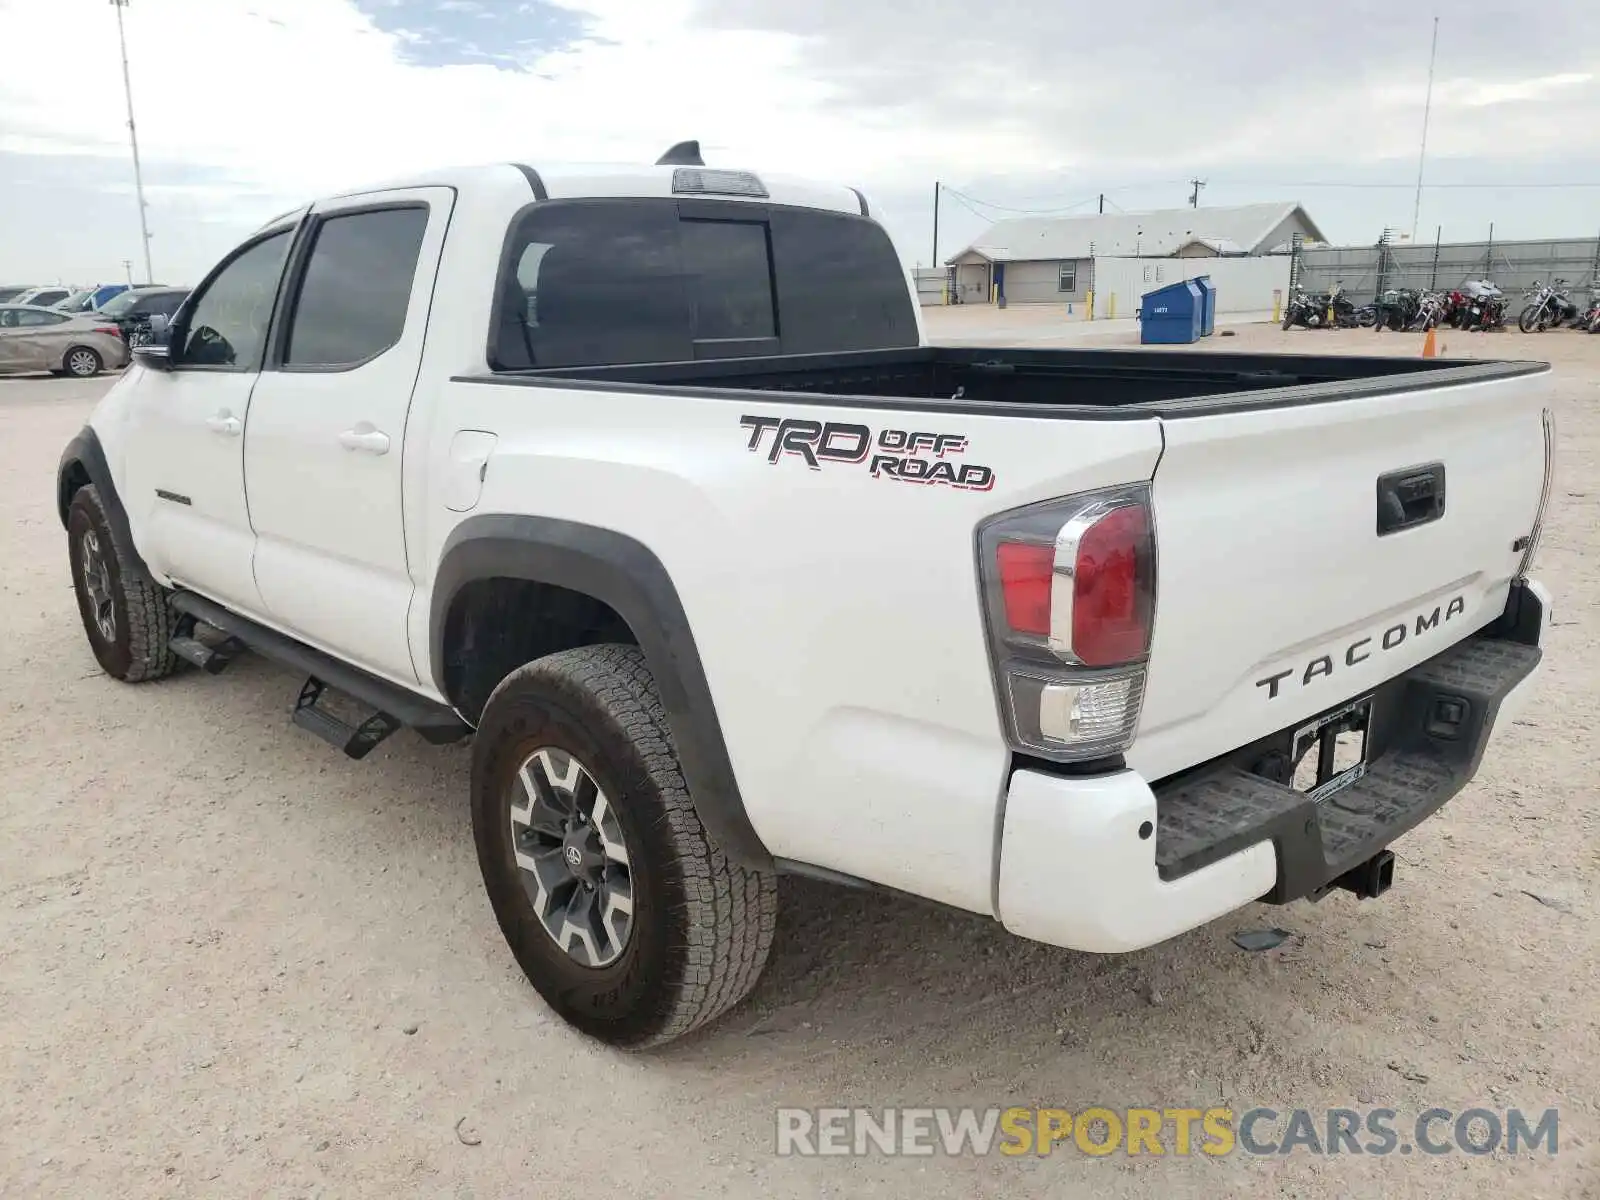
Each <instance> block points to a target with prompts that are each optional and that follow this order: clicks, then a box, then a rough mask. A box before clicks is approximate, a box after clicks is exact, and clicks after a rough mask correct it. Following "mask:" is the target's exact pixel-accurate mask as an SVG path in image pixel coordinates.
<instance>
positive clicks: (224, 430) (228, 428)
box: [206, 409, 244, 437]
mask: <svg viewBox="0 0 1600 1200" xmlns="http://www.w3.org/2000/svg"><path fill="white" fill-rule="evenodd" d="M206 428H207V429H209V430H211V432H212V433H220V434H223V435H225V436H227V437H238V436H239V432H240V431H241V430H242V429H243V428H244V422H243V421H241V420H239V418H238V417H236V416H234V415H233V414H232V413H231V412H229V411H228V410H227V409H223V410H222V411H221V412H219V413H217V414H215V415H214V416H210V417H207V418H206Z"/></svg>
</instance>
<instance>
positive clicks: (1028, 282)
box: [947, 201, 1326, 302]
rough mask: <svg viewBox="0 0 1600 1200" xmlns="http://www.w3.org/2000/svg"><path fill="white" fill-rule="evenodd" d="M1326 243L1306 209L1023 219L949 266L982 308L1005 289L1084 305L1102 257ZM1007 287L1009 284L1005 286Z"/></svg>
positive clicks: (1284, 205)
mask: <svg viewBox="0 0 1600 1200" xmlns="http://www.w3.org/2000/svg"><path fill="white" fill-rule="evenodd" d="M1295 234H1299V235H1301V237H1302V238H1303V239H1304V240H1305V241H1307V242H1321V241H1325V240H1326V239H1325V238H1324V237H1323V236H1322V231H1321V230H1320V229H1319V228H1318V227H1317V225H1316V223H1315V222H1314V221H1312V219H1311V217H1310V216H1309V215H1308V214H1307V213H1306V210H1305V209H1304V208H1302V207H1301V206H1300V205H1299V204H1295V203H1291V202H1288V201H1283V202H1279V203H1269V204H1239V205H1234V206H1231V207H1219V208H1169V209H1159V210H1156V211H1153V212H1130V213H1123V212H1119V213H1101V214H1096V215H1092V216H1085V217H1019V218H1013V219H1011V220H1006V221H1001V222H999V223H998V224H996V225H994V226H993V227H991V228H990V229H989V230H988V232H986V233H985V234H983V236H981V237H979V238H978V239H977V240H976V241H974V242H973V243H972V244H971V245H969V246H968V247H967V248H966V249H964V250H962V251H961V252H960V253H959V254H957V255H955V256H954V257H952V258H950V259H948V260H947V263H948V265H950V266H953V267H955V268H956V284H957V290H958V291H959V292H960V293H961V294H962V298H963V299H965V300H967V301H969V302H970V301H973V300H977V301H979V302H982V301H983V300H986V299H988V298H989V297H990V295H991V287H992V286H993V285H996V284H1000V285H1001V286H1002V287H1003V289H1004V291H1005V293H1006V295H1007V297H1008V299H1010V300H1011V301H1013V302H1027V301H1030V300H1051V301H1068V300H1073V299H1082V298H1083V295H1084V294H1085V293H1086V292H1087V291H1088V290H1089V289H1090V288H1091V287H1092V286H1093V284H1092V275H1093V268H1092V265H1091V264H1092V261H1093V260H1094V259H1096V258H1209V257H1240V256H1249V255H1262V254H1271V253H1274V252H1285V251H1287V250H1288V248H1289V245H1290V243H1291V242H1292V241H1293V238H1294V235H1295ZM1002 281H1003V283H1002Z"/></svg>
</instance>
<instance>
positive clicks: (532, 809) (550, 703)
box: [472, 645, 777, 1046]
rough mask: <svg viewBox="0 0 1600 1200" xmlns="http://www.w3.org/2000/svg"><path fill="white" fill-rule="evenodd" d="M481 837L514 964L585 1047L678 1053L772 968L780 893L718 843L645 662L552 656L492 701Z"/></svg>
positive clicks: (482, 774) (595, 651)
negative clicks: (591, 1043)
mask: <svg viewBox="0 0 1600 1200" xmlns="http://www.w3.org/2000/svg"><path fill="white" fill-rule="evenodd" d="M472 825H473V834H474V837H475V839H476V842H477V847H478V864H479V866H480V868H481V869H482V871H483V878H484V885H485V887H486V889H487V890H488V893H489V900H490V903H491V904H492V906H493V908H494V913H495V917H496V919H497V920H498V921H499V924H500V929H501V932H503V933H504V934H505V937H506V941H507V942H508V943H509V944H510V946H511V951H512V954H513V955H515V957H516V960H517V963H518V965H519V966H521V967H522V970H523V972H524V973H525V974H526V975H527V977H528V979H529V981H530V982H531V983H532V984H533V986H534V987H535V988H536V989H537V990H538V991H539V994H540V995H541V996H543V997H544V999H545V1001H546V1002H547V1003H548V1004H549V1005H550V1006H551V1007H552V1008H554V1009H555V1010H556V1012H557V1013H559V1014H560V1015H561V1016H562V1017H563V1018H564V1019H565V1020H567V1021H568V1022H570V1023H571V1024H572V1025H574V1026H576V1027H577V1028H578V1029H580V1030H582V1031H583V1032H584V1033H587V1034H590V1035H591V1036H593V1037H596V1038H599V1039H601V1040H603V1041H607V1042H611V1043H613V1044H616V1045H624V1046H644V1045H653V1044H659V1043H662V1042H666V1041H670V1040H671V1039H673V1038H675V1037H679V1036H681V1035H682V1034H685V1033H688V1032H689V1031H690V1030H691V1029H694V1028H696V1027H697V1026H700V1025H703V1024H705V1023H706V1022H708V1021H711V1020H713V1019H715V1018H716V1017H718V1016H720V1015H721V1014H722V1013H723V1012H725V1011H727V1010H728V1009H729V1008H731V1007H732V1006H733V1005H735V1004H737V1003H738V1002H739V1001H740V1000H741V999H743V998H744V996H745V995H746V994H747V993H748V992H749V990H750V989H751V988H752V987H753V986H754V985H755V982H756V979H757V978H758V977H759V976H760V974H761V970H762V968H763V967H764V966H765V965H766V960H767V952H768V949H769V948H770V946H771V944H772V933H773V928H774V925H775V922H776V919H777V886H776V880H775V879H774V877H773V875H772V874H770V873H768V872H762V871H752V870H747V869H745V868H743V867H739V866H736V865H735V864H733V863H731V862H729V861H728V860H727V859H726V858H725V857H724V856H723V854H722V852H721V851H720V850H718V849H717V848H716V846H714V845H713V844H712V842H711V840H710V838H709V837H708V836H707V834H706V831H705V827H704V826H703V825H701V823H700V818H699V816H698V815H697V814H696V812H695V809H694V805H693V803H692V802H691V801H690V799H689V794H688V790H687V788H686V787H685V785H684V780H683V775H682V772H681V770H680V769H679V766H678V759H677V755H676V753H675V751H674V750H673V746H672V738H671V734H670V732H669V730H668V728H667V722H666V714H665V712H664V710H663V709H662V707H661V700H660V697H659V696H658V695H657V693H656V687H655V681H654V679H653V678H652V676H651V674H650V670H649V667H648V666H647V665H646V664H645V660H644V655H643V654H642V653H641V652H640V650H639V649H638V647H636V646H621V645H613V646H588V647H584V648H581V649H577V650H568V651H563V652H561V653H559V654H552V655H550V656H548V657H546V658H542V659H539V660H538V661H537V662H533V663H529V664H528V665H527V666H524V667H521V668H519V669H518V670H516V671H514V672H512V673H511V675H510V676H508V677H507V678H506V679H505V680H504V681H503V682H502V683H501V684H500V686H499V687H497V688H496V689H495V691H494V694H493V695H492V696H491V697H490V698H489V703H488V705H487V706H486V707H485V709H484V714H483V719H482V721H481V723H480V724H479V726H478V732H477V737H476V739H475V742H474V746H473V761H472Z"/></svg>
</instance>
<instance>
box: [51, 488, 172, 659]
mask: <svg viewBox="0 0 1600 1200" xmlns="http://www.w3.org/2000/svg"><path fill="white" fill-rule="evenodd" d="M72 503H73V504H74V505H78V504H82V505H84V506H85V507H86V508H88V509H90V511H91V513H92V519H93V520H94V523H95V525H96V526H98V528H99V531H100V532H101V533H102V535H103V538H104V541H105V543H106V544H107V545H108V546H109V547H110V550H111V554H112V556H113V558H114V559H115V561H116V572H117V586H118V587H119V588H120V589H121V591H122V595H123V607H124V608H125V610H126V616H127V624H128V651H129V661H128V669H127V671H126V672H125V673H124V674H123V675H121V676H120V678H121V680H122V682H124V683H147V682H151V681H153V680H157V679H164V678H166V677H167V676H168V675H171V674H172V673H173V672H174V671H175V670H177V669H178V666H179V664H180V662H181V660H180V659H179V658H178V656H177V655H176V654H174V653H173V652H172V646H171V642H172V632H173V625H174V623H175V622H176V616H175V614H174V613H173V611H172V605H171V604H170V603H169V600H170V593H169V592H168V591H167V589H166V588H164V587H162V586H161V585H160V584H158V583H157V582H156V581H155V580H153V579H150V578H149V577H148V576H147V575H145V573H144V571H143V570H142V569H141V568H140V567H139V565H138V564H137V563H136V562H135V560H134V558H133V554H132V551H131V550H130V548H129V547H127V546H124V545H123V544H122V541H121V539H120V538H118V537H117V534H116V530H115V529H114V528H113V527H112V524H111V521H110V520H109V518H108V517H107V515H106V509H105V501H103V500H102V499H101V498H100V491H99V489H98V488H96V487H95V485H94V484H92V483H90V484H85V485H84V486H83V487H81V488H79V489H78V491H77V492H76V493H74V495H73V497H72Z"/></svg>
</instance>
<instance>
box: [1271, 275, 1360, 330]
mask: <svg viewBox="0 0 1600 1200" xmlns="http://www.w3.org/2000/svg"><path fill="white" fill-rule="evenodd" d="M1358 323H1359V314H1358V311H1357V309H1356V306H1355V305H1354V304H1353V303H1352V302H1351V301H1350V300H1349V299H1348V298H1347V297H1346V296H1345V294H1344V287H1343V285H1341V284H1338V283H1335V284H1334V285H1333V288H1332V290H1331V291H1327V292H1307V291H1306V290H1305V289H1304V288H1301V287H1297V288H1295V289H1294V291H1293V292H1291V293H1290V294H1289V303H1288V304H1287V305H1286V306H1285V308H1284V311H1283V327H1284V329H1286V330H1287V329H1292V328H1294V327H1295V326H1296V325H1301V326H1304V327H1305V328H1306V329H1333V328H1337V329H1348V328H1351V327H1353V326H1356V325H1357V324H1358Z"/></svg>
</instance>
